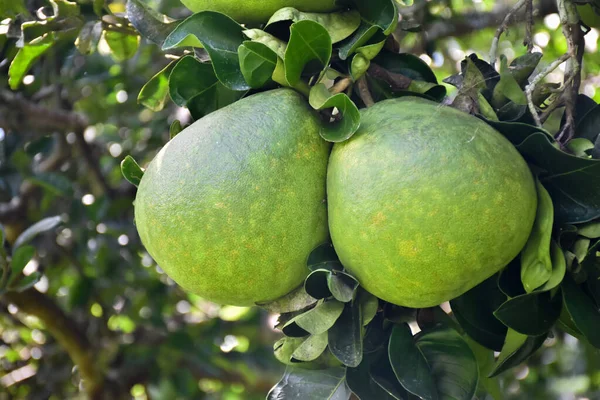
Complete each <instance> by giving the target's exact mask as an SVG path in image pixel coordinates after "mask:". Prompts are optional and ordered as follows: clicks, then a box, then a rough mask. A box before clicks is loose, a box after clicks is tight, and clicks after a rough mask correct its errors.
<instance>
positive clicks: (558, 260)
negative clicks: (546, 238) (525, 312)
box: [540, 240, 567, 291]
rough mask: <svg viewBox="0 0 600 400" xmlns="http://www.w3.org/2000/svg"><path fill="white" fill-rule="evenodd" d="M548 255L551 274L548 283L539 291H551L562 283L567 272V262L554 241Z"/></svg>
mask: <svg viewBox="0 0 600 400" xmlns="http://www.w3.org/2000/svg"><path fill="white" fill-rule="evenodd" d="M550 254H551V259H552V274H551V275H550V278H549V279H548V282H546V283H545V284H544V286H542V287H541V288H540V290H544V291H545V290H552V289H554V288H555V287H557V286H558V285H560V283H561V282H562V280H563V278H564V277H565V273H566V271H567V261H566V259H565V254H564V253H563V251H562V249H561V248H560V246H559V245H558V243H556V242H555V241H554V240H553V241H552V243H551V247H550Z"/></svg>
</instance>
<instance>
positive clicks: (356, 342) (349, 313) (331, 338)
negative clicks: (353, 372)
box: [327, 302, 363, 368]
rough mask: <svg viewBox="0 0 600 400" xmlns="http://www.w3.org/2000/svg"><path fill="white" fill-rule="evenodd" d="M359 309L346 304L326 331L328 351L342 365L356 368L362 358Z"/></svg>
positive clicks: (351, 304)
mask: <svg viewBox="0 0 600 400" xmlns="http://www.w3.org/2000/svg"><path fill="white" fill-rule="evenodd" d="M362 327H363V324H362V317H361V308H360V305H359V304H358V303H357V302H351V303H346V304H345V306H344V309H343V311H342V313H341V315H340V316H339V318H338V320H337V321H336V322H335V324H334V325H333V326H332V327H331V328H330V329H329V331H328V333H327V334H328V342H329V350H330V351H331V353H332V354H333V355H334V356H335V358H337V359H338V360H339V361H340V362H341V363H342V364H344V365H346V366H348V367H352V368H354V367H357V366H358V365H359V364H360V363H361V361H362V356H363V336H362Z"/></svg>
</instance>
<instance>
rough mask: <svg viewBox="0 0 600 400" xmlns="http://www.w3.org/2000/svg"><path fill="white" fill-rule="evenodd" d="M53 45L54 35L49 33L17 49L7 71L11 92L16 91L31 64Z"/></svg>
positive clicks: (54, 41)
mask: <svg viewBox="0 0 600 400" xmlns="http://www.w3.org/2000/svg"><path fill="white" fill-rule="evenodd" d="M55 43H56V40H55V37H54V35H53V34H51V33H49V34H46V35H44V36H42V37H40V38H38V39H35V40H33V41H31V42H30V43H27V44H26V45H25V46H23V48H21V49H19V51H18V52H17V55H16V56H15V58H14V59H13V60H12V62H11V64H10V68H9V69H8V76H9V78H8V84H9V86H10V88H11V89H12V90H16V89H18V87H19V86H20V85H21V81H22V80H23V77H24V76H25V74H27V72H28V71H29V69H30V68H31V66H32V65H33V63H34V62H35V61H36V60H37V59H38V58H40V57H41V56H42V55H43V54H44V53H45V52H46V51H48V50H49V49H50V48H51V47H52V46H53V45H54V44H55Z"/></svg>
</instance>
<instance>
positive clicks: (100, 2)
mask: <svg viewBox="0 0 600 400" xmlns="http://www.w3.org/2000/svg"><path fill="white" fill-rule="evenodd" d="M104 2H105V0H92V4H93V8H94V13H95V14H96V15H97V16H99V17H101V16H102V11H103V9H104Z"/></svg>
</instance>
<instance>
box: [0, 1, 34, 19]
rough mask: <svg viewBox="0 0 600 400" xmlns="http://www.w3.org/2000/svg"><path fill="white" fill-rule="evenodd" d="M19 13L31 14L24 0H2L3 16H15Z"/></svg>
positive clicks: (0, 10) (0, 5)
mask: <svg viewBox="0 0 600 400" xmlns="http://www.w3.org/2000/svg"><path fill="white" fill-rule="evenodd" d="M19 14H20V15H24V16H29V11H28V10H27V7H26V6H25V3H24V0H3V1H0V15H1V16H2V18H13V17H16V16H17V15H19Z"/></svg>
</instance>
